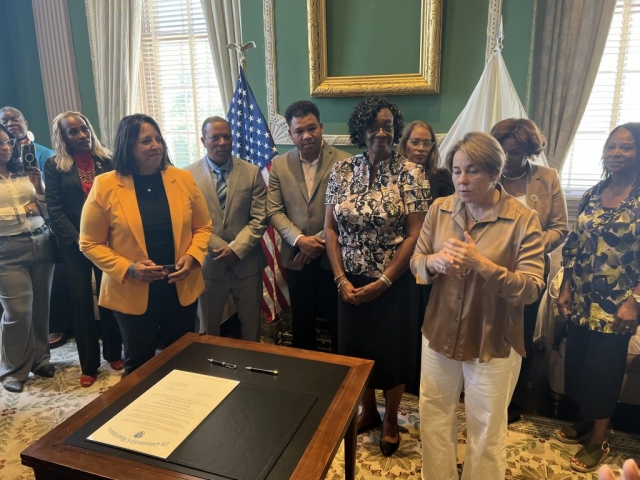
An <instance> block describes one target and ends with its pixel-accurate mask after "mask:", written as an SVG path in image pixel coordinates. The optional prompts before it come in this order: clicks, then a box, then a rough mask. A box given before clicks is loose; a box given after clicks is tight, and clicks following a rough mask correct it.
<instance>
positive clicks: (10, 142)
mask: <svg viewBox="0 0 640 480" xmlns="http://www.w3.org/2000/svg"><path fill="white" fill-rule="evenodd" d="M15 144H16V139H15V138H10V139H9V140H3V141H1V142H0V148H2V147H4V146H5V145H6V146H7V147H9V148H13V147H14V146H15Z"/></svg>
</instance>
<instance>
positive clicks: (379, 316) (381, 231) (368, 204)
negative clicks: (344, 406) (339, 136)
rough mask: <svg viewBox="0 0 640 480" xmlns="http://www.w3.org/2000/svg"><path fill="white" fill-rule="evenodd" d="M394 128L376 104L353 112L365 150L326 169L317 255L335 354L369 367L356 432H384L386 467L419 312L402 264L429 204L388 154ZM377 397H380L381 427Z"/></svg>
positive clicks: (395, 121) (419, 173)
mask: <svg viewBox="0 0 640 480" xmlns="http://www.w3.org/2000/svg"><path fill="white" fill-rule="evenodd" d="M402 123H403V118H402V112H401V111H400V110H399V109H398V107H397V106H396V105H395V104H393V103H391V102H389V101H388V100H386V99H384V98H380V97H368V98H366V99H364V100H363V101H362V102H360V103H359V104H358V105H357V106H356V108H355V109H354V111H353V113H352V114H351V117H350V118H349V122H348V125H349V133H350V135H351V143H353V144H355V145H357V146H358V147H361V148H362V147H366V150H365V151H364V152H363V153H361V154H359V155H354V156H353V157H350V158H347V159H345V160H341V161H338V162H337V163H336V164H335V165H334V167H333V169H332V172H331V176H330V178H329V183H328V186H327V196H326V201H325V203H326V204H327V208H326V215H325V226H324V228H325V236H326V244H325V245H326V249H327V254H328V256H329V261H330V262H331V268H332V269H333V274H334V277H335V282H336V287H337V289H338V293H339V300H338V329H339V333H338V339H339V344H338V350H339V352H340V353H341V354H344V355H349V356H353V357H360V358H368V359H371V360H374V361H375V362H376V363H375V367H374V371H373V374H372V376H371V380H370V381H369V384H368V386H367V389H366V391H365V394H364V397H363V400H362V411H361V413H360V415H359V416H358V420H357V431H358V433H360V432H363V431H365V430H367V429H370V428H373V427H377V426H380V425H381V424H382V427H381V433H380V450H381V451H382V454H383V455H385V456H387V457H388V456H390V455H392V454H393V453H394V452H395V451H396V450H397V449H398V446H399V444H400V432H399V430H398V406H399V405H400V399H401V398H402V394H403V392H404V387H405V384H406V383H407V382H409V381H411V380H412V378H413V369H414V359H415V353H414V352H415V348H416V340H417V336H416V335H415V317H416V315H417V308H418V307H417V294H416V292H417V289H416V282H415V279H414V278H413V275H411V272H409V270H408V269H409V258H410V257H411V254H412V253H413V249H414V247H415V244H416V241H417V239H418V234H419V232H420V226H421V225H422V220H423V219H424V215H425V212H426V210H427V208H428V200H429V199H430V191H429V185H428V182H427V181H426V178H425V175H424V170H423V169H422V168H421V167H419V166H418V165H416V164H415V163H412V162H409V161H407V160H406V159H405V158H403V157H401V156H400V155H398V153H397V152H396V151H395V150H394V149H393V145H394V144H395V143H397V141H398V139H399V138H400V134H401V132H402ZM376 389H379V390H384V392H385V405H386V409H385V414H384V420H382V419H381V418H380V414H379V413H378V410H377V408H376V399H375V390H376Z"/></svg>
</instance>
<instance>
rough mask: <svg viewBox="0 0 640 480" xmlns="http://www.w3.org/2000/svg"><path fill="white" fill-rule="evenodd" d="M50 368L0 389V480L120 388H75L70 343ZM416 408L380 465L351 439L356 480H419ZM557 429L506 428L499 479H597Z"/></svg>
mask: <svg viewBox="0 0 640 480" xmlns="http://www.w3.org/2000/svg"><path fill="white" fill-rule="evenodd" d="M52 361H53V363H54V365H55V366H56V368H57V369H58V370H57V372H56V375H55V377H54V378H52V379H45V378H39V377H31V379H30V380H29V381H28V382H27V383H26V384H25V390H24V391H23V392H22V393H20V394H14V393H9V392H7V391H5V390H4V389H2V388H0V479H3V480H16V479H20V480H27V479H33V478H34V477H33V471H32V470H31V469H29V468H26V467H23V466H22V465H21V464H20V452H21V451H22V450H24V449H25V448H26V447H27V446H28V445H30V444H31V443H32V442H34V441H35V440H36V439H38V438H40V437H41V436H43V435H44V434H45V433H47V432H48V431H49V430H51V429H52V428H53V427H55V426H56V425H58V424H59V423H60V422H62V421H63V420H65V419H66V418H68V417H69V416H70V415H72V414H73V413H74V412H76V411H77V410H79V409H80V408H81V407H83V406H84V405H86V404H87V403H89V402H90V401H91V400H93V399H94V398H96V397H97V396H98V395H100V394H101V393H102V392H104V391H105V390H107V389H108V388H109V387H110V386H112V385H114V384H116V383H117V382H118V381H119V380H120V375H121V372H115V371H114V370H112V369H111V368H109V365H108V364H107V363H106V362H103V365H102V368H101V372H100V375H99V376H98V380H97V381H96V383H95V384H94V385H93V386H92V387H90V388H82V387H81V386H80V384H79V381H78V380H79V377H80V367H79V364H78V355H77V351H76V347H75V343H73V342H69V343H67V344H66V345H64V346H63V347H60V348H57V349H55V350H53V351H52ZM379 403H380V404H381V405H382V402H379ZM417 407H418V405H417V398H416V397H414V396H411V395H405V397H404V400H403V402H402V405H401V408H400V410H401V412H400V413H401V416H400V425H401V437H402V440H401V444H400V449H399V450H398V452H397V454H396V455H393V456H392V457H390V458H386V457H384V456H382V454H381V453H380V449H379V448H378V442H379V434H380V431H379V429H376V430H373V431H371V432H370V433H369V434H368V435H366V434H365V435H360V436H359V437H358V451H357V475H356V478H357V480H369V479H375V478H381V477H382V478H386V479H419V478H420V441H419V438H418V428H417V426H418V425H419V416H418V408H417ZM380 410H381V411H382V407H380ZM458 419H459V420H460V428H459V441H458V452H459V458H460V459H463V458H464V451H465V424H464V409H463V407H462V406H461V408H460V410H459V412H458ZM560 425H562V424H561V423H560V422H557V421H552V420H548V419H544V418H538V417H525V418H524V419H523V420H521V421H519V422H516V423H515V424H513V425H512V426H511V427H510V428H509V437H508V438H509V445H508V447H507V462H508V465H507V467H508V469H507V475H506V478H507V479H514V480H515V479H518V480H520V479H526V480H578V479H580V480H583V479H585V480H586V479H588V480H596V479H597V476H596V475H593V474H586V475H585V474H576V473H573V472H572V471H571V470H570V469H569V466H568V464H569V458H571V456H572V455H573V454H574V453H575V452H576V451H577V450H578V448H579V446H576V445H564V444H562V443H559V442H557V441H556V440H553V439H552V436H553V433H554V432H555V431H556V430H557V429H558V428H559V426H560ZM610 441H611V454H610V456H609V457H608V458H607V460H606V461H607V463H609V464H612V465H615V466H620V465H622V462H623V461H624V460H625V459H626V458H628V457H632V458H635V459H636V460H638V459H640V437H638V436H633V435H627V434H623V433H617V432H616V433H614V434H613V435H612V437H611V439H610ZM343 461H344V455H343V450H342V448H341V449H340V450H339V451H338V454H337V455H336V459H335V461H334V463H333V465H332V466H331V469H330V471H329V474H328V475H327V479H328V480H338V479H342V478H344V468H343V465H344V463H343ZM614 470H616V469H615V468H614Z"/></svg>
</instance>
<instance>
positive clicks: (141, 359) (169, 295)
mask: <svg viewBox="0 0 640 480" xmlns="http://www.w3.org/2000/svg"><path fill="white" fill-rule="evenodd" d="M197 306H198V302H193V303H192V304H191V305H188V306H186V307H183V306H182V305H180V300H179V299H178V292H177V290H176V286H175V284H169V283H167V281H166V280H157V281H155V282H153V283H151V284H150V285H149V299H148V307H147V311H146V312H145V313H143V314H142V315H129V314H126V313H120V312H115V315H116V319H117V321H118V325H119V326H120V331H121V332H122V340H123V341H124V369H125V370H124V371H125V373H126V374H127V375H128V374H130V373H131V372H133V371H134V370H136V369H137V368H138V367H140V366H141V365H142V364H143V363H145V362H147V361H148V360H151V359H152V358H153V356H154V355H155V354H156V348H157V347H158V341H160V344H161V347H162V348H165V347H168V346H169V345H171V344H172V343H173V342H175V341H176V340H178V339H179V338H180V337H182V336H183V335H184V334H185V333H189V332H194V331H195V325H196V315H197Z"/></svg>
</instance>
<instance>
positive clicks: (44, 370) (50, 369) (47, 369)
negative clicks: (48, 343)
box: [33, 363, 56, 378]
mask: <svg viewBox="0 0 640 480" xmlns="http://www.w3.org/2000/svg"><path fill="white" fill-rule="evenodd" d="M33 373H35V374H36V375H38V376H40V377H44V378H52V377H53V376H54V375H55V374H56V367H54V366H53V365H51V364H50V363H49V364H47V365H43V366H41V367H40V368H39V369H38V370H36V371H35V372H33Z"/></svg>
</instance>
